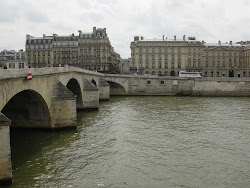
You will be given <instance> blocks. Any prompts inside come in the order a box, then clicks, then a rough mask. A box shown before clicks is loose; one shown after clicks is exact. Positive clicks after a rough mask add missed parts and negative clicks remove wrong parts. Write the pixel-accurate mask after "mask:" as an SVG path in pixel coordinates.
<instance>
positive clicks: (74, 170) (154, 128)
mask: <svg viewBox="0 0 250 188" xmlns="http://www.w3.org/2000/svg"><path fill="white" fill-rule="evenodd" d="M249 138H250V98H191V97H186V98H182V97H115V98H112V99H111V101H110V102H104V103H101V105H100V109H99V111H90V112H86V111H85V112H79V113H78V128H77V130H64V131H59V132H46V131H31V130H29V131H27V130H11V143H12V162H13V181H14V182H13V184H12V185H11V186H8V187H11V188H17V187H22V188H23V187H77V188H78V187H112V188H120V187H197V188H200V187H206V188H207V187H223V188H224V187H226V188H228V187H250V144H249V142H250V139H249Z"/></svg>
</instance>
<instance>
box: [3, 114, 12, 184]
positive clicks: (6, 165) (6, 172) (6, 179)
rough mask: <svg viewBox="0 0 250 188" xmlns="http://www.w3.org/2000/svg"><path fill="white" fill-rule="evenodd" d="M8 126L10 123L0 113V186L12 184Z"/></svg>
mask: <svg viewBox="0 0 250 188" xmlns="http://www.w3.org/2000/svg"><path fill="white" fill-rule="evenodd" d="M10 124H11V121H10V120H9V119H8V118H7V117H6V116H5V115H3V114H2V113H0V185H3V184H11V183H12V167H11V150H10V130H9V128H10Z"/></svg>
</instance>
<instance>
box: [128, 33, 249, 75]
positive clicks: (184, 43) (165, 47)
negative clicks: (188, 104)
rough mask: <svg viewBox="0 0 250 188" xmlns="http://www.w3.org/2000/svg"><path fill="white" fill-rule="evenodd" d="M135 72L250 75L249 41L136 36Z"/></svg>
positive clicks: (133, 46)
mask: <svg viewBox="0 0 250 188" xmlns="http://www.w3.org/2000/svg"><path fill="white" fill-rule="evenodd" d="M130 48H131V65H130V71H131V73H136V74H151V75H159V76H177V75H178V74H179V71H188V72H202V73H203V76H205V77H223V76H225V77H233V76H234V77H236V76H237V77H246V76H250V68H249V64H250V62H249V45H248V44H245V43H244V44H238V43H235V44H234V43H232V42H231V41H230V42H229V43H221V42H220V41H219V42H218V43H217V44H208V43H206V42H204V41H198V40H196V39H195V37H188V38H187V39H186V36H185V35H184V36H183V39H181V40H180V39H176V36H174V39H172V40H171V39H165V38H164V36H163V38H162V39H150V40H148V39H147V40H145V39H143V37H141V39H140V38H139V37H138V36H136V37H134V41H133V42H131V46H130ZM247 56H248V60H247Z"/></svg>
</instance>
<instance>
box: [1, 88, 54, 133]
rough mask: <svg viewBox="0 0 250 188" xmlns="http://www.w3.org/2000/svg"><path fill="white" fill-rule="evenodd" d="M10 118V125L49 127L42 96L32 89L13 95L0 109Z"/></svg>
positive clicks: (48, 114) (49, 117) (49, 122)
mask: <svg viewBox="0 0 250 188" xmlns="http://www.w3.org/2000/svg"><path fill="white" fill-rule="evenodd" d="M1 112H2V113H3V114H4V115H5V116H6V117H7V118H9V119H10V120H11V126H12V127H22V128H50V127H51V116H50V112H49V109H48V106H47V103H46V101H45V100H44V98H43V97H42V96H41V95H40V94H39V93H38V92H36V91H34V90H30V89H28V90H23V91H21V92H19V93H17V94H16V95H14V96H13V97H12V98H11V99H10V100H9V101H8V102H7V104H6V105H5V106H4V108H3V109H2V111H1Z"/></svg>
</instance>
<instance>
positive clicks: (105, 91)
mask: <svg viewBox="0 0 250 188" xmlns="http://www.w3.org/2000/svg"><path fill="white" fill-rule="evenodd" d="M98 89H99V100H100V101H109V100H110V86H109V83H108V82H106V81H105V80H103V79H100V80H99V83H98Z"/></svg>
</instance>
